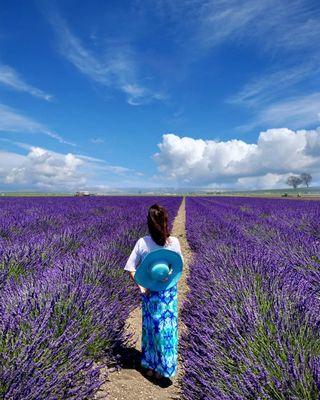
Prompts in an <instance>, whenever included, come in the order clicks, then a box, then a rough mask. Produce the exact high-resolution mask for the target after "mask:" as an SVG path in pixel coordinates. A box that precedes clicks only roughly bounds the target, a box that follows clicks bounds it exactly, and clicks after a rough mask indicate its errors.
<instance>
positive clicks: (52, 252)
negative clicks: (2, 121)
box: [0, 197, 181, 400]
mask: <svg viewBox="0 0 320 400" xmlns="http://www.w3.org/2000/svg"><path fill="white" fill-rule="evenodd" d="M157 201H159V202H160V203H161V204H163V205H165V206H166V207H167V209H168V211H169V215H170V226H172V221H173V219H174V217H175V215H176V213H177V210H178V208H179V205H180V203H181V198H179V197H171V198H165V197H161V198H156V197H141V198H138V197H109V198H108V197H100V198H99V197H93V198H70V197H55V198H1V199H0V315H1V320H0V398H1V399H5V400H6V399H10V400H11V399H15V400H20V399H21V400H22V399H23V400H31V399H32V400H34V399H37V400H39V399H46V400H50V399H51V400H53V399H77V400H79V399H86V398H91V396H92V394H93V393H94V392H95V391H96V389H97V388H98V387H99V386H100V385H101V381H100V378H99V368H100V367H99V368H98V367H96V366H95V364H94V363H93V361H94V360H96V359H98V358H99V357H101V356H104V357H105V358H106V359H107V360H109V364H110V365H114V366H118V358H117V349H118V348H119V346H125V345H126V344H127V342H128V339H129V337H128V336H126V335H125V334H124V322H125V320H126V318H127V317H128V315H129V313H130V312H131V311H132V310H133V309H134V308H135V307H137V306H138V303H139V295H138V291H137V290H132V289H134V286H133V282H131V280H130V278H129V277H128V275H127V274H125V273H124V272H123V267H124V263H125V261H126V259H127V257H128V255H129V253H130V252H131V250H132V247H133V245H134V243H135V241H136V240H137V239H138V238H139V237H140V236H142V235H144V234H146V233H147V224H146V215H147V209H148V207H149V206H150V205H152V204H153V203H155V202H157Z"/></svg>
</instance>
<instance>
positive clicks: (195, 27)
mask: <svg viewBox="0 0 320 400" xmlns="http://www.w3.org/2000/svg"><path fill="white" fill-rule="evenodd" d="M303 172H307V173H310V174H311V175H312V177H313V180H312V185H313V186H317V185H318V186H319V185H320V3H319V1H318V0H314V1H312V0H290V1H289V0H259V1H256V0H246V1H237V0H131V1H124V0H118V1H113V0H109V1H107V2H106V1H103V0H91V1H90V2H85V1H82V2H81V1H75V0H63V1H62V0H52V1H47V0H43V1H42V0H30V1H25V2H23V1H20V0H19V1H18V0H2V2H1V8H0V190H3V191H15V190H19V191H24V190H34V191H58V192H59V191H71V192H72V191H76V190H91V191H96V192H105V191H109V190H113V189H114V188H119V187H121V188H130V187H141V188H148V187H150V188H151V187H188V186H190V187H197V186H198V187H210V188H228V189H238V190H239V189H243V190H246V189H268V188H279V187H286V183H285V182H286V179H287V177H288V176H290V175H292V174H294V175H298V174H300V173H303Z"/></svg>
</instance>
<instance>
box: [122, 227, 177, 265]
mask: <svg viewBox="0 0 320 400" xmlns="http://www.w3.org/2000/svg"><path fill="white" fill-rule="evenodd" d="M163 248H166V249H168V250H172V251H175V252H177V253H178V254H180V256H181V257H182V259H183V256H182V253H181V248H180V242H179V239H178V238H176V237H175V236H169V237H168V239H167V241H166V243H165V245H164V246H160V245H158V244H157V243H156V242H155V241H154V240H153V239H152V237H151V236H150V235H146V236H143V237H141V238H140V239H139V240H138V241H137V242H136V245H135V246H134V249H133V251H132V253H131V255H130V257H129V259H128V261H127V263H126V265H125V268H124V269H125V270H126V271H135V270H136V268H137V267H138V265H139V264H140V262H141V261H142V260H143V259H144V258H145V257H146V255H147V254H149V253H150V252H151V251H154V250H158V249H163Z"/></svg>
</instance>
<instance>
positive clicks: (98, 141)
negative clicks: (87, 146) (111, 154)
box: [90, 137, 105, 144]
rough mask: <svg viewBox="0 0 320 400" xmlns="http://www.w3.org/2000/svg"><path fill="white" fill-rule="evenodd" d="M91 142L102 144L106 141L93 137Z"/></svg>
mask: <svg viewBox="0 0 320 400" xmlns="http://www.w3.org/2000/svg"><path fill="white" fill-rule="evenodd" d="M90 142H91V143H93V144H102V143H104V142H105V140H104V138H102V137H93V138H91V139H90Z"/></svg>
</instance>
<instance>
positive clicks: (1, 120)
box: [0, 103, 75, 146]
mask: <svg viewBox="0 0 320 400" xmlns="http://www.w3.org/2000/svg"><path fill="white" fill-rule="evenodd" d="M0 131H2V132H23V133H42V134H44V135H47V136H49V137H51V138H53V139H55V140H57V141H58V142H60V143H63V144H68V145H71V146H75V144H74V143H72V142H69V141H67V140H65V139H64V138H63V137H62V136H60V135H58V134H57V133H56V132H54V131H52V130H51V129H49V128H48V127H47V126H45V125H44V124H42V123H41V122H38V121H35V120H33V119H31V118H29V117H27V116H25V115H23V114H20V113H19V112H18V111H16V110H14V109H13V108H11V107H8V106H7V105H5V104H1V103H0Z"/></svg>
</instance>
